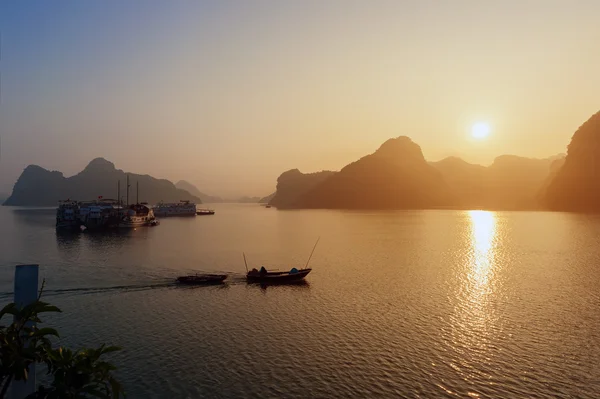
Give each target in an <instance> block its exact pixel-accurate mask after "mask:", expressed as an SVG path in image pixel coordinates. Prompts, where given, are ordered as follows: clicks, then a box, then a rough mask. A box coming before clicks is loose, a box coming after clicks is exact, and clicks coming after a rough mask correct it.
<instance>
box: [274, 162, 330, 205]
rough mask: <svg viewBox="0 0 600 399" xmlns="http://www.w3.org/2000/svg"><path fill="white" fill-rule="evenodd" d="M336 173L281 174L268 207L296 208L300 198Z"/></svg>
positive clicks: (288, 172)
mask: <svg viewBox="0 0 600 399" xmlns="http://www.w3.org/2000/svg"><path fill="white" fill-rule="evenodd" d="M335 173H336V172H330V171H322V172H317V173H306V174H305V173H302V172H300V171H299V170H298V169H291V170H288V171H287V172H283V173H282V174H281V176H279V178H278V179H277V191H275V195H274V196H273V198H271V200H270V201H269V204H270V205H273V206H276V207H278V208H292V207H295V206H297V205H298V204H297V201H298V199H299V198H300V197H302V196H303V195H305V194H306V193H308V192H309V191H310V190H312V189H314V188H315V187H316V186H317V185H319V184H320V183H322V182H323V181H325V180H327V179H328V178H330V177H331V176H333V175H334V174H335Z"/></svg>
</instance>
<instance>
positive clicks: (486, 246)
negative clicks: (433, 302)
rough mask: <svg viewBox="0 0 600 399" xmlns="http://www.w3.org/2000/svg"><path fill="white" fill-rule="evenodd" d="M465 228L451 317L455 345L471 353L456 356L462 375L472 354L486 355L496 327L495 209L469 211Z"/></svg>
mask: <svg viewBox="0 0 600 399" xmlns="http://www.w3.org/2000/svg"><path fill="white" fill-rule="evenodd" d="M466 222H467V223H466V224H465V228H466V229H467V231H465V233H466V236H465V245H466V248H465V249H466V250H467V252H466V254H467V255H466V256H465V258H464V262H465V263H464V264H463V268H462V269H461V273H460V274H459V281H460V288H459V291H458V295H457V298H456V301H457V302H456V308H455V309H456V313H455V314H454V315H453V316H452V338H451V339H452V342H451V345H452V346H453V347H454V348H469V349H470V350H471V352H469V353H470V355H469V356H468V359H467V358H464V357H463V355H459V357H458V358H457V359H456V362H457V363H459V364H462V365H463V367H466V369H462V370H461V373H464V376H465V378H469V372H468V371H467V370H468V369H469V366H467V364H468V363H469V362H470V361H473V359H474V356H475V354H479V355H482V356H483V358H482V359H485V358H486V356H487V355H486V353H487V351H488V345H489V343H490V338H491V335H493V334H494V330H495V329H496V321H497V320H496V316H495V314H494V313H495V312H494V305H493V302H494V299H493V293H494V285H495V279H494V275H495V272H496V270H495V269H496V263H495V259H494V258H495V251H496V247H497V220H496V214H495V213H494V212H486V211H469V212H468V213H467V220H466ZM461 353H462V350H461Z"/></svg>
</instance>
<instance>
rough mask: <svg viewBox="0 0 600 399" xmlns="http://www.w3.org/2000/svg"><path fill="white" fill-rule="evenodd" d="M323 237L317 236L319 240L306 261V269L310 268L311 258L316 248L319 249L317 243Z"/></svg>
mask: <svg viewBox="0 0 600 399" xmlns="http://www.w3.org/2000/svg"><path fill="white" fill-rule="evenodd" d="M320 239H321V237H319V238H317V242H315V246H314V247H313V249H312V251H311V253H310V256H309V257H308V261H306V266H304V269H308V264H309V263H310V259H311V258H312V256H313V254H314V253H315V249H317V244H318V243H319V240H320Z"/></svg>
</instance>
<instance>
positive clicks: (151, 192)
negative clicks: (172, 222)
mask: <svg viewBox="0 0 600 399" xmlns="http://www.w3.org/2000/svg"><path fill="white" fill-rule="evenodd" d="M126 179H127V174H126V173H125V172H123V171H122V170H119V169H116V168H115V165H114V164H113V163H112V162H109V161H107V160H105V159H103V158H96V159H94V160H92V161H91V162H90V163H89V164H88V165H87V166H86V168H85V169H84V170H83V171H81V172H80V173H78V174H77V175H75V176H72V177H68V178H66V177H64V176H63V174H62V173H61V172H57V171H52V172H51V171H48V170H46V169H44V168H41V167H39V166H36V165H29V166H28V167H27V168H25V170H24V171H23V173H22V174H21V176H20V177H19V179H18V180H17V182H16V184H15V186H14V189H13V192H12V195H11V196H10V197H9V198H8V199H7V200H6V202H5V203H4V205H21V206H54V205H56V204H57V202H58V201H59V200H65V199H72V200H79V201H82V200H94V199H96V198H98V197H99V196H102V197H103V198H114V199H116V197H117V182H118V181H120V182H121V196H122V198H123V200H125V197H126V194H127V187H126ZM129 183H130V185H131V187H130V189H129V202H130V203H133V202H135V201H136V183H139V189H140V198H139V199H140V201H144V202H148V203H150V204H154V203H157V202H159V201H165V202H173V201H179V200H191V201H194V202H197V203H200V202H201V200H200V198H198V197H195V196H193V195H191V194H190V193H189V192H187V191H185V190H181V189H178V188H176V187H175V185H174V184H173V183H171V182H170V181H168V180H164V179H156V178H154V177H152V176H149V175H137V174H133V173H129Z"/></svg>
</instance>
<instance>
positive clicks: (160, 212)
mask: <svg viewBox="0 0 600 399" xmlns="http://www.w3.org/2000/svg"><path fill="white" fill-rule="evenodd" d="M153 210H154V214H155V215H156V216H159V217H165V216H196V204H195V203H193V202H190V201H179V202H173V203H163V202H160V203H159V204H157V205H156V206H155V207H154V209H153Z"/></svg>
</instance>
